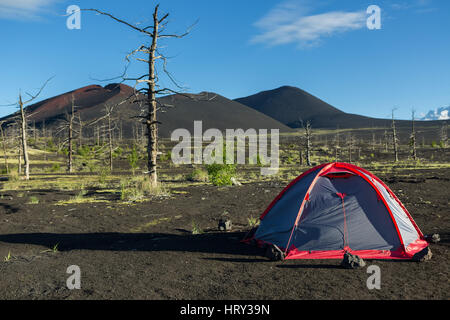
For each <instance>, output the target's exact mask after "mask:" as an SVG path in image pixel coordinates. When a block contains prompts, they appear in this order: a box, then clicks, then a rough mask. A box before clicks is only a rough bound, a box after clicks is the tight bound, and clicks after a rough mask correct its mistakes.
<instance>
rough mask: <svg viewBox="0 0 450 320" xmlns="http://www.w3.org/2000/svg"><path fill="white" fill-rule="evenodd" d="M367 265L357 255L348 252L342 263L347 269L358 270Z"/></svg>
mask: <svg viewBox="0 0 450 320" xmlns="http://www.w3.org/2000/svg"><path fill="white" fill-rule="evenodd" d="M365 265H366V262H365V261H364V260H363V259H362V258H360V257H359V256H357V255H353V254H351V253H348V252H346V253H345V254H344V259H343V260H342V262H341V266H342V267H344V268H347V269H358V268H362V267H364V266H365Z"/></svg>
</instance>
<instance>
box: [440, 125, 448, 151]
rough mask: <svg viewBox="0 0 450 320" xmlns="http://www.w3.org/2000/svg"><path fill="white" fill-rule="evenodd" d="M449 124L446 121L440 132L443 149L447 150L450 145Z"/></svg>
mask: <svg viewBox="0 0 450 320" xmlns="http://www.w3.org/2000/svg"><path fill="white" fill-rule="evenodd" d="M447 131H448V124H447V122H446V121H444V122H442V126H441V130H440V134H439V140H440V141H441V142H440V144H441V147H442V148H447V145H448V134H447Z"/></svg>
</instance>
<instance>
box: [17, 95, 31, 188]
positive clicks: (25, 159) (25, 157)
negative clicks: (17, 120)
mask: <svg viewBox="0 0 450 320" xmlns="http://www.w3.org/2000/svg"><path fill="white" fill-rule="evenodd" d="M19 106H20V115H21V131H22V134H21V137H22V148H23V162H24V166H25V180H30V160H29V158H28V147H27V119H26V116H25V111H24V108H23V101H22V95H19Z"/></svg>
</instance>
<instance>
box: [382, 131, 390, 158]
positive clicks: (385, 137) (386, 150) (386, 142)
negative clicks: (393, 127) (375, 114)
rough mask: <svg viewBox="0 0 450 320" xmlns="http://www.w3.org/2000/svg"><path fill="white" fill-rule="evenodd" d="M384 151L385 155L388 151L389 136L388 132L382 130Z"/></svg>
mask: <svg viewBox="0 0 450 320" xmlns="http://www.w3.org/2000/svg"><path fill="white" fill-rule="evenodd" d="M383 136H384V151H385V152H386V153H387V152H388V151H389V135H388V131H387V130H384V135H383Z"/></svg>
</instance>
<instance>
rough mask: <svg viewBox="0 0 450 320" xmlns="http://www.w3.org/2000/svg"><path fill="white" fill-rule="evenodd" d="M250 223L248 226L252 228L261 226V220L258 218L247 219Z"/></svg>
mask: <svg viewBox="0 0 450 320" xmlns="http://www.w3.org/2000/svg"><path fill="white" fill-rule="evenodd" d="M247 221H248V225H249V226H250V228H253V227H256V226H257V225H259V219H258V218H254V217H253V216H252V217H250V218H247Z"/></svg>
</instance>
